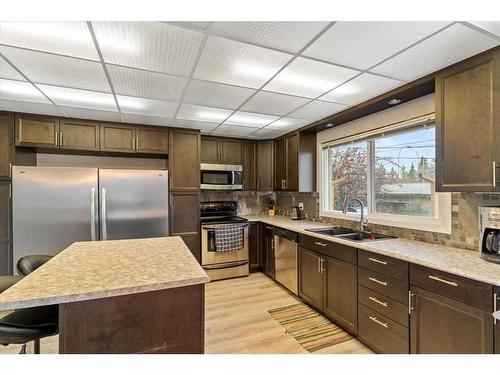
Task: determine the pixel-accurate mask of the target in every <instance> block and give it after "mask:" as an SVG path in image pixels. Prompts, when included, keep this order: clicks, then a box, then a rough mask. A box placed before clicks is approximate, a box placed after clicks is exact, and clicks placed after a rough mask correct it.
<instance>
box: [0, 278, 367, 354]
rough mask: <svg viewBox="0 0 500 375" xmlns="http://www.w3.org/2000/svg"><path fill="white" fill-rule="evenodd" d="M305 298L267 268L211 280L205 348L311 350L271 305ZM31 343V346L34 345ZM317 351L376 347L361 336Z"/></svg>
mask: <svg viewBox="0 0 500 375" xmlns="http://www.w3.org/2000/svg"><path fill="white" fill-rule="evenodd" d="M297 302H300V300H299V299H298V298H297V297H295V296H294V295H292V294H291V293H289V292H288V291H287V290H286V289H285V288H283V287H282V286H280V285H278V284H277V283H275V282H274V281H273V280H271V279H270V278H268V277H267V276H265V275H264V274H262V273H253V274H251V275H250V276H249V277H242V278H237V279H230V280H222V281H216V282H212V283H209V284H207V285H206V291H205V353H207V354H219V353H220V354H251V353H255V354H274V353H279V354H295V353H297V354H299V353H304V354H305V353H308V352H307V351H306V350H305V349H304V348H303V347H302V346H300V344H299V343H298V342H297V341H296V340H295V339H294V338H292V337H291V336H289V335H288V334H286V333H285V329H284V328H283V327H282V326H281V324H279V323H278V322H277V321H276V320H274V319H273V318H272V317H271V316H270V315H269V313H268V312H267V311H268V310H270V309H272V308H276V307H282V306H286V305H290V304H293V303H297ZM57 341H58V337H57V336H55V337H49V338H46V339H44V340H42V343H41V348H42V352H43V353H57V351H58V343H57ZM19 349H20V346H19V345H10V346H8V347H2V346H0V353H12V354H14V353H18V352H19ZM31 349H32V348H31V347H29V348H28V350H29V351H31ZM316 353H332V354H333V353H337V354H349V353H355V354H365V353H371V351H370V350H369V349H367V348H366V347H365V346H363V345H362V344H361V343H360V342H358V341H357V340H355V339H352V340H349V341H347V342H345V343H342V344H338V345H335V346H331V347H328V348H325V349H322V350H319V351H317V352H316Z"/></svg>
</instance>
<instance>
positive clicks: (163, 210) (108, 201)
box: [99, 169, 168, 240]
mask: <svg viewBox="0 0 500 375" xmlns="http://www.w3.org/2000/svg"><path fill="white" fill-rule="evenodd" d="M99 194H100V197H99V200H100V224H101V225H100V233H101V239H102V240H119V239H127V238H148V237H162V236H167V235H168V175H167V171H164V170H123V169H122V170H120V169H100V170H99Z"/></svg>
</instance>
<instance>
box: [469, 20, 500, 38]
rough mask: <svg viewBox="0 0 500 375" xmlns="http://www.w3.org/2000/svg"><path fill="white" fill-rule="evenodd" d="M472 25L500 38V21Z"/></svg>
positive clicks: (478, 22)
mask: <svg viewBox="0 0 500 375" xmlns="http://www.w3.org/2000/svg"><path fill="white" fill-rule="evenodd" d="M470 23H472V24H473V25H476V26H477V27H480V28H481V29H483V30H486V31H489V32H490V33H492V34H495V35H497V36H498V37H500V22H498V21H474V22H470Z"/></svg>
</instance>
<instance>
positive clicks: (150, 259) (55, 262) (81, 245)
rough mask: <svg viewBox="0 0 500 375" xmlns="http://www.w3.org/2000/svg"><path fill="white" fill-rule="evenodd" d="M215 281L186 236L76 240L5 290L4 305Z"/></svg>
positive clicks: (72, 299) (0, 298) (1, 298)
mask: <svg viewBox="0 0 500 375" xmlns="http://www.w3.org/2000/svg"><path fill="white" fill-rule="evenodd" d="M209 281H210V279H209V277H208V276H207V274H206V273H205V271H203V269H202V268H201V266H200V265H199V263H198V262H197V261H196V259H195V258H194V256H193V255H192V254H191V252H190V251H189V249H188V248H187V246H186V245H185V244H184V242H183V241H182V239H181V238H180V237H160V238H146V239H134V240H115V241H88V242H75V243H74V244H72V245H71V246H69V247H67V248H66V249H65V250H63V251H62V252H60V253H59V254H58V255H56V256H55V257H54V258H52V259H51V260H50V261H48V262H47V263H45V264H44V265H43V266H41V267H40V268H38V269H37V270H36V271H34V272H33V273H31V274H30V275H28V276H26V277H25V278H23V279H22V280H20V281H19V282H18V283H16V284H15V285H13V286H12V287H10V288H9V289H7V290H6V291H4V292H3V293H0V311H2V310H11V309H19V308H26V307H34V306H42V305H52V304H61V303H69V302H77V301H85V300H91V299H98V298H106V297H114V296H121V295H127V294H134V293H143V292H150V291H156V290H163V289H171V288H178V287H183V286H188V285H196V284H204V283H207V282H209Z"/></svg>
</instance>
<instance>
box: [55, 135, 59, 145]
mask: <svg viewBox="0 0 500 375" xmlns="http://www.w3.org/2000/svg"><path fill="white" fill-rule="evenodd" d="M54 144H55V145H56V146H59V132H56V139H55V140H54Z"/></svg>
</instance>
